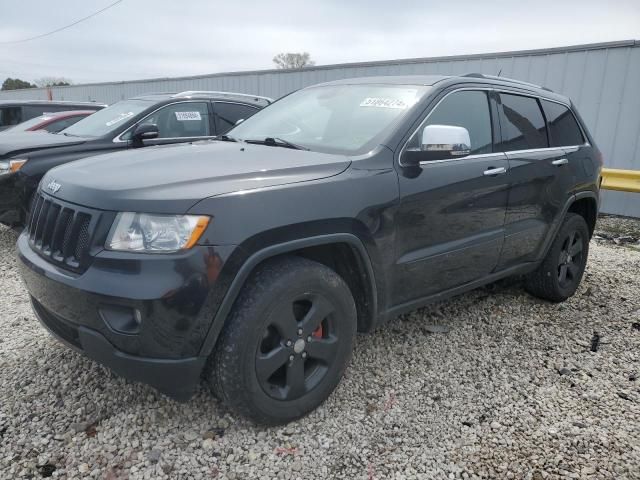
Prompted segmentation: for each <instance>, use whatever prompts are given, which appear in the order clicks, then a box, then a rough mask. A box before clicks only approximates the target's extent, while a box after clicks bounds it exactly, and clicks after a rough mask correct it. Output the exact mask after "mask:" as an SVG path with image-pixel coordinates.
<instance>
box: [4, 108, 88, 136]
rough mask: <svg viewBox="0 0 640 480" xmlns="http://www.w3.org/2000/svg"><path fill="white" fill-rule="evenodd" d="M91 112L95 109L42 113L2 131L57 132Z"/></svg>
mask: <svg viewBox="0 0 640 480" xmlns="http://www.w3.org/2000/svg"><path fill="white" fill-rule="evenodd" d="M92 113H95V110H67V111H63V112H51V113H43V114H42V115H40V116H39V117H35V118H32V119H30V120H27V121H25V122H22V123H19V124H18V125H15V126H14V127H10V128H7V129H6V130H4V131H3V132H11V133H16V132H32V131H35V130H46V131H47V132H51V133H58V132H60V131H62V130H64V129H65V128H67V127H69V126H71V125H73V124H74V123H76V122H77V121H79V120H82V119H83V118H84V117H86V116H88V115H91V114H92Z"/></svg>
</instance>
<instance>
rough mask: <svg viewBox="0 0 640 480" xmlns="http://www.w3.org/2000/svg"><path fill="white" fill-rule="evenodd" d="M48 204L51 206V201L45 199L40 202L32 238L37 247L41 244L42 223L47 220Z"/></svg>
mask: <svg viewBox="0 0 640 480" xmlns="http://www.w3.org/2000/svg"><path fill="white" fill-rule="evenodd" d="M50 206H51V202H50V201H49V200H45V201H44V203H43V204H42V208H41V209H40V213H39V214H38V220H37V222H36V231H35V234H34V240H35V242H36V245H38V246H39V247H41V246H42V234H43V230H44V224H45V223H46V221H47V214H48V213H49V207H50Z"/></svg>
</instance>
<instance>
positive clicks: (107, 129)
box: [61, 100, 153, 137]
mask: <svg viewBox="0 0 640 480" xmlns="http://www.w3.org/2000/svg"><path fill="white" fill-rule="evenodd" d="M152 105H153V103H151V102H149V101H146V100H123V101H121V102H118V103H114V104H113V105H111V106H110V107H107V108H104V109H102V110H98V111H97V112H96V113H94V114H92V115H89V116H88V117H86V118H83V119H82V120H80V121H79V122H78V123H76V124H75V125H71V126H70V127H69V128H66V129H65V130H63V131H62V132H61V133H62V134H66V135H71V136H74V137H103V136H105V135H107V134H109V133H113V132H115V131H117V130H118V129H120V128H121V127H122V126H123V125H124V124H125V123H128V122H129V121H130V120H131V119H133V118H134V117H137V116H138V115H139V114H140V113H142V112H143V111H144V110H146V109H148V108H149V107H150V106H152Z"/></svg>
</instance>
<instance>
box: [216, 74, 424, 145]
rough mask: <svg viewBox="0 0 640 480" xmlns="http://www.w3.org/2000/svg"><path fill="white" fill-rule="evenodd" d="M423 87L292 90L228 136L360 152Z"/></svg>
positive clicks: (401, 113)
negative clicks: (269, 139)
mask: <svg viewBox="0 0 640 480" xmlns="http://www.w3.org/2000/svg"><path fill="white" fill-rule="evenodd" d="M426 91H427V87H424V86H413V85H328V86H320V87H313V88H307V89H304V90H300V91H298V92H295V93H293V94H291V95H289V96H287V97H285V98H283V99H282V100H279V101H277V102H276V103H274V104H273V105H270V106H269V107H267V108H265V109H264V110H261V111H259V112H258V113H256V114H255V115H253V116H252V117H250V118H248V119H247V120H245V121H244V122H242V123H241V124H240V125H238V126H236V127H235V128H234V129H232V130H231V131H230V132H229V133H228V136H230V137H233V138H237V139H239V140H246V141H264V140H265V139H266V138H271V139H281V140H285V141H287V142H291V143H293V144H295V145H298V146H301V147H304V148H308V149H310V150H315V151H319V152H327V153H342V154H358V153H366V152H367V151H369V150H370V149H371V148H373V147H375V145H376V144H378V143H380V141H381V139H382V138H383V137H384V135H385V134H387V133H388V132H389V131H390V130H391V129H393V128H394V127H395V126H396V125H397V123H398V122H399V120H400V119H401V118H402V117H403V116H404V115H406V113H407V111H409V109H410V108H411V107H412V106H413V105H414V104H415V103H416V102H418V101H419V100H420V98H421V97H422V96H423V95H424V93H425V92H426Z"/></svg>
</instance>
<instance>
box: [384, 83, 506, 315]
mask: <svg viewBox="0 0 640 480" xmlns="http://www.w3.org/2000/svg"><path fill="white" fill-rule="evenodd" d="M492 104H493V102H490V98H489V93H488V92H487V91H484V90H458V91H453V92H451V93H449V94H447V95H446V96H445V97H444V98H443V99H441V100H440V103H438V104H437V105H436V107H435V108H434V109H433V110H432V112H431V113H430V114H429V115H428V116H427V118H426V119H425V121H424V122H423V123H422V124H421V125H420V127H419V128H418V129H417V130H416V132H415V133H414V134H413V136H412V137H411V138H410V139H409V141H408V143H407V145H406V146H405V149H407V148H417V147H418V142H419V140H418V138H419V135H421V133H422V130H423V129H424V127H425V126H427V125H452V126H460V127H464V128H466V129H467V130H468V131H469V136H470V139H471V154H470V155H469V156H467V157H462V158H455V159H446V160H433V161H427V162H422V163H421V164H420V166H419V167H408V168H401V169H400V171H399V183H400V205H399V207H398V214H397V216H396V264H395V269H394V282H393V291H392V299H391V300H392V302H393V304H394V305H400V304H404V303H409V302H411V301H413V300H418V299H419V298H422V297H426V296H430V295H433V294H436V293H438V292H442V291H445V290H447V289H450V288H454V287H456V286H459V285H463V284H465V283H469V282H472V281H474V280H477V279H480V278H482V277H485V276H486V275H488V274H490V273H491V272H492V271H493V270H494V268H495V267H496V265H497V263H498V258H499V255H500V250H501V248H502V243H503V240H504V219H505V212H506V207H507V195H508V189H509V171H508V162H507V158H506V155H505V154H504V153H501V152H498V151H496V148H495V143H496V141H497V140H499V138H500V137H499V134H498V132H497V131H496V127H497V119H495V117H496V115H497V114H496V110H495V105H494V104H493V106H492ZM492 120H495V121H492ZM400 161H401V162H402V157H401V158H400ZM492 172H496V173H493V174H492Z"/></svg>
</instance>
